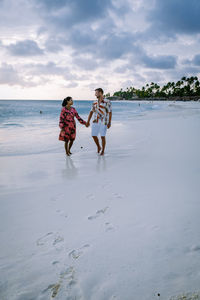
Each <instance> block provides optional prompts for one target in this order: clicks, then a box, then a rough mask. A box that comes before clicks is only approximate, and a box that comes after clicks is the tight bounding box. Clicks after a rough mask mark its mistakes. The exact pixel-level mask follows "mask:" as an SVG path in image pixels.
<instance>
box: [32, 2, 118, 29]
mask: <svg viewBox="0 0 200 300" xmlns="http://www.w3.org/2000/svg"><path fill="white" fill-rule="evenodd" d="M36 4H37V6H39V7H41V8H43V13H44V15H45V16H46V18H47V19H48V20H49V21H50V22H53V23H54V24H56V25H60V26H61V27H65V28H66V26H72V25H74V24H78V23H82V22H83V23H85V22H88V21H92V20H97V19H100V18H102V17H105V16H106V15H107V13H108V9H109V8H112V7H113V4H112V1H111V0H95V1H94V0H84V1H83V0H73V1H71V0H58V1H54V0H42V1H41V0H37V1H36ZM57 11H59V13H55V12H57Z"/></svg>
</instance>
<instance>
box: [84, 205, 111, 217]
mask: <svg viewBox="0 0 200 300" xmlns="http://www.w3.org/2000/svg"><path fill="white" fill-rule="evenodd" d="M108 208H109V207H108V206H107V207H104V208H102V209H100V210H97V212H96V214H95V215H93V216H89V217H88V220H94V219H96V218H98V217H100V216H101V215H102V214H105V212H106V211H107V210H108Z"/></svg>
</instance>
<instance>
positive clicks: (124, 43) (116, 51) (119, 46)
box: [97, 33, 135, 59]
mask: <svg viewBox="0 0 200 300" xmlns="http://www.w3.org/2000/svg"><path fill="white" fill-rule="evenodd" d="M98 50H99V52H98V54H99V56H102V57H104V58H106V59H118V58H120V57H122V56H123V55H125V54H127V53H130V52H131V51H133V50H135V47H134V45H133V36H132V34H129V33H123V34H120V35H116V34H113V35H110V36H107V37H106V39H105V40H103V41H101V43H100V48H99V47H98V49H97V51H98Z"/></svg>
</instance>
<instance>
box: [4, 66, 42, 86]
mask: <svg viewBox="0 0 200 300" xmlns="http://www.w3.org/2000/svg"><path fill="white" fill-rule="evenodd" d="M0 84H7V85H11V86H13V85H18V86H22V87H33V86H37V85H39V84H38V83H35V82H33V81H32V80H31V79H30V78H29V80H24V78H23V76H21V75H20V74H19V73H18V71H17V70H16V69H15V68H13V66H12V65H9V64H6V63H3V64H2V65H1V67H0Z"/></svg>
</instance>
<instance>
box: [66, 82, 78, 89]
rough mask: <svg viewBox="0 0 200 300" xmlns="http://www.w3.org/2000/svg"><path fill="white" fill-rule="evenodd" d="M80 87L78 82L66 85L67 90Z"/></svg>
mask: <svg viewBox="0 0 200 300" xmlns="http://www.w3.org/2000/svg"><path fill="white" fill-rule="evenodd" d="M77 86H78V83H77V82H70V83H69V84H67V85H66V87H67V88H75V87H77Z"/></svg>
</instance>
